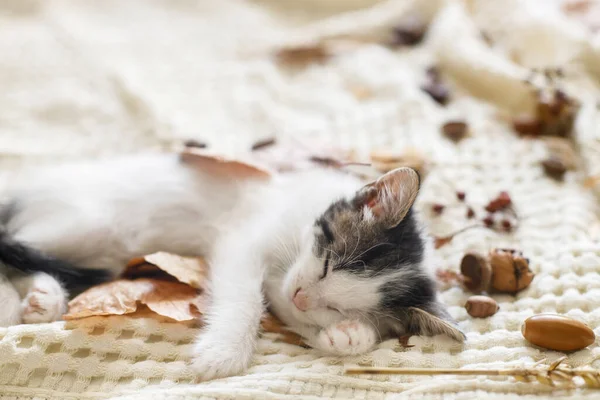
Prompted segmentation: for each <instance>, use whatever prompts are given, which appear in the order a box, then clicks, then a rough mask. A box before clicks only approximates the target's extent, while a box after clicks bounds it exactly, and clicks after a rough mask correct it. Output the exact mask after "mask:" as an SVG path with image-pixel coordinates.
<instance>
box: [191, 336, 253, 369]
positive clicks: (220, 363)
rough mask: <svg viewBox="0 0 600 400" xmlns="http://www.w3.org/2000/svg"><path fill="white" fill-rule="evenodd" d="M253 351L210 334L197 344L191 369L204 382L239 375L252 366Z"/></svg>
mask: <svg viewBox="0 0 600 400" xmlns="http://www.w3.org/2000/svg"><path fill="white" fill-rule="evenodd" d="M253 350H254V349H253V348H252V347H251V348H250V349H240V348H237V346H236V345H232V344H231V343H230V342H228V341H224V340H223V339H217V338H214V337H213V335H211V334H210V333H208V334H207V335H206V336H205V337H202V338H201V339H200V341H199V342H198V343H197V344H196V346H195V348H194V359H193V360H192V364H191V367H192V369H193V371H194V372H195V373H196V374H198V379H199V380H202V381H207V380H211V379H218V378H224V377H227V376H233V375H239V374H241V373H242V372H244V371H245V370H246V369H247V368H248V366H249V365H250V361H251V359H252V352H253Z"/></svg>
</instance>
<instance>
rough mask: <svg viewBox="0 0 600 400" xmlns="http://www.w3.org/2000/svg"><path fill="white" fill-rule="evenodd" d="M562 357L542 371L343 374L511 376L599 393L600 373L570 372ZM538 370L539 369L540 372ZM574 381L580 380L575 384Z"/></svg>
mask: <svg viewBox="0 0 600 400" xmlns="http://www.w3.org/2000/svg"><path fill="white" fill-rule="evenodd" d="M565 359H566V357H562V358H559V359H558V360H556V361H554V362H553V363H552V364H550V365H548V366H546V367H544V366H542V365H540V364H539V363H536V364H534V365H533V366H532V367H530V368H510V369H441V368H375V367H351V368H346V370H345V371H344V372H345V373H346V374H349V375H358V374H378V375H470V376H511V377H513V378H514V379H515V380H517V381H519V382H536V381H537V382H539V383H541V384H544V385H549V386H553V387H557V388H561V389H565V388H574V387H576V386H584V387H588V388H594V389H600V369H588V368H570V367H565V366H561V364H562V363H563V362H564V361H565ZM540 367H541V368H540ZM576 378H580V379H581V380H583V385H581V383H579V384H578V381H577V379H576Z"/></svg>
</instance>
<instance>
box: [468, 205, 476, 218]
mask: <svg viewBox="0 0 600 400" xmlns="http://www.w3.org/2000/svg"><path fill="white" fill-rule="evenodd" d="M474 217H475V211H474V210H473V209H472V208H471V207H469V208H468V209H467V218H468V219H472V218H474Z"/></svg>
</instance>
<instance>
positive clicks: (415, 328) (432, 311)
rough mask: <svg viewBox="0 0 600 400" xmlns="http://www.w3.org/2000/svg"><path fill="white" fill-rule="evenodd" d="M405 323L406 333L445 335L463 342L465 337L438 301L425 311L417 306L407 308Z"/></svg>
mask: <svg viewBox="0 0 600 400" xmlns="http://www.w3.org/2000/svg"><path fill="white" fill-rule="evenodd" d="M407 317H408V318H407V321H406V325H405V329H406V333H408V334H411V335H427V336H433V335H447V336H450V337H451V338H452V339H454V340H456V341H459V342H464V341H465V339H466V338H467V337H466V336H465V334H464V333H463V332H462V331H461V330H460V329H458V327H457V326H456V322H455V321H454V320H453V319H452V317H451V316H450V314H448V312H447V311H446V309H445V308H444V306H443V305H442V304H440V303H437V302H435V303H433V304H431V305H428V306H427V311H425V310H424V309H421V308H417V307H409V308H408V316H407Z"/></svg>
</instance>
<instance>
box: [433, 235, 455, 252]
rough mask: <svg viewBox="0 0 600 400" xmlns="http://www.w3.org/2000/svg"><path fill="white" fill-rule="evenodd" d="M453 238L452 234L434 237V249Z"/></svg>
mask: <svg viewBox="0 0 600 400" xmlns="http://www.w3.org/2000/svg"><path fill="white" fill-rule="evenodd" d="M453 238H454V236H443V237H436V238H434V239H433V246H434V247H435V248H436V249H439V248H440V247H442V246H445V245H447V244H448V243H450V242H451V241H452V239H453Z"/></svg>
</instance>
